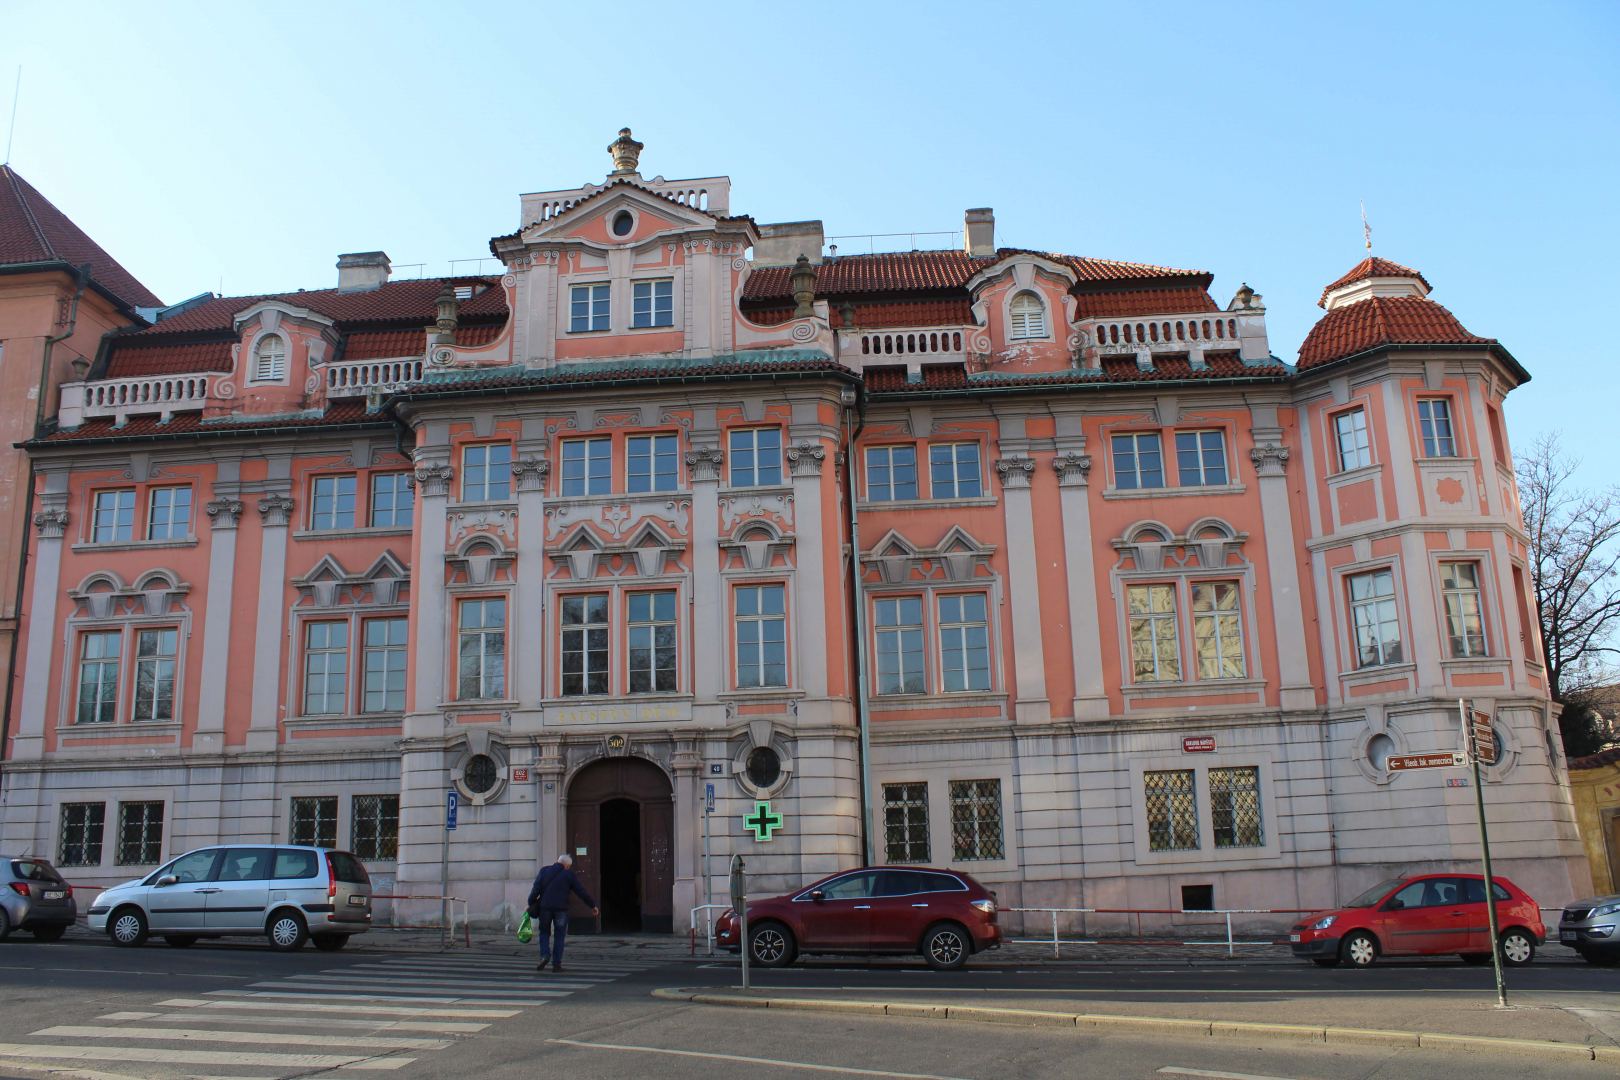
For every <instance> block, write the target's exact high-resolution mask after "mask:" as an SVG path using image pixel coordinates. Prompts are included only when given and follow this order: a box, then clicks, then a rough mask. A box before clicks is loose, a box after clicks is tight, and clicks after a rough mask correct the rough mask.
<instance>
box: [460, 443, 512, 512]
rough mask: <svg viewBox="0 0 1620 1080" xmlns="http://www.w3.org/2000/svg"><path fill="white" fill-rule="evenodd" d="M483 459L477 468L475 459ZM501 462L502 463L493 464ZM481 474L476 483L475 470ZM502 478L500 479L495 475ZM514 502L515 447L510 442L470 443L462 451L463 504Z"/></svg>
mask: <svg viewBox="0 0 1620 1080" xmlns="http://www.w3.org/2000/svg"><path fill="white" fill-rule="evenodd" d="M475 454H478V455H481V456H482V458H483V460H482V461H480V462H478V463H477V464H476V465H475V464H474V463H473V461H472V458H473V456H474V455H475ZM495 458H500V459H502V460H498V461H497V460H493V459H495ZM475 468H476V469H478V470H479V474H478V476H479V479H478V481H477V483H474V481H473V479H472V471H473V469H475ZM497 472H498V473H499V474H500V475H499V476H498V477H497V476H496V473H497ZM511 498H512V444H511V443H509V442H478V443H468V444H467V445H466V446H463V447H462V448H461V501H462V502H464V503H467V502H508V501H510V500H511Z"/></svg>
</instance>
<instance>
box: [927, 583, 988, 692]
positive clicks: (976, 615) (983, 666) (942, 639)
mask: <svg viewBox="0 0 1620 1080" xmlns="http://www.w3.org/2000/svg"><path fill="white" fill-rule="evenodd" d="M985 607H986V605H985V599H984V594H983V593H959V594H953V595H950V596H941V597H940V598H939V657H940V664H939V667H940V678H941V681H942V684H943V689H944V690H945V692H946V693H948V694H949V693H956V692H959V691H964V690H988V689H990V626H989V620H988V618H987V616H986V612H985Z"/></svg>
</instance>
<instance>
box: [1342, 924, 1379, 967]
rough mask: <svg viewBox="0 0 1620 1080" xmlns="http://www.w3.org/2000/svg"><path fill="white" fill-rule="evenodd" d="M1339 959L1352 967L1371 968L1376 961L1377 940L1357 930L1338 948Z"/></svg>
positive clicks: (1365, 932) (1363, 931)
mask: <svg viewBox="0 0 1620 1080" xmlns="http://www.w3.org/2000/svg"><path fill="white" fill-rule="evenodd" d="M1339 958H1340V959H1341V960H1343V961H1344V962H1345V963H1347V964H1349V965H1350V966H1352V967H1372V965H1373V964H1374V963H1376V962H1377V961H1378V939H1377V938H1375V937H1373V936H1372V935H1371V934H1369V933H1367V931H1365V930H1357V931H1356V932H1355V933H1353V934H1351V935H1350V936H1349V937H1347V938H1345V939H1344V944H1343V945H1340V946H1339Z"/></svg>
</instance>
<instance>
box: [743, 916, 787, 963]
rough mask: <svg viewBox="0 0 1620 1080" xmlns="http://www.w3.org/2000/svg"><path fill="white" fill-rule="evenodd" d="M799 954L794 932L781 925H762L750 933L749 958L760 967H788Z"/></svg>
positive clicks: (771, 923)
mask: <svg viewBox="0 0 1620 1080" xmlns="http://www.w3.org/2000/svg"><path fill="white" fill-rule="evenodd" d="M797 952H798V946H797V944H796V943H795V942H794V940H793V931H791V930H789V929H788V928H787V927H785V926H783V925H782V924H781V923H774V922H768V923H760V924H759V925H758V926H756V927H753V928H751V929H750V930H749V931H748V958H749V959H750V960H752V961H753V962H754V963H756V964H758V965H759V966H760V967H768V968H780V967H787V966H788V965H789V964H791V963H793V957H794V955H795V954H796V953H797Z"/></svg>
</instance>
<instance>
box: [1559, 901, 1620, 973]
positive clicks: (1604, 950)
mask: <svg viewBox="0 0 1620 1080" xmlns="http://www.w3.org/2000/svg"><path fill="white" fill-rule="evenodd" d="M1617 928H1620V895H1614V896H1594V897H1592V898H1590V899H1588V900H1577V901H1575V902H1574V903H1573V904H1570V905H1569V906H1568V907H1566V908H1565V909H1564V913H1563V914H1562V915H1561V916H1559V919H1558V940H1559V942H1560V943H1561V944H1564V945H1568V946H1569V947H1570V948H1572V949H1574V950H1575V951H1576V952H1578V953H1580V954H1581V959H1582V960H1585V961H1586V962H1587V963H1588V964H1601V965H1603V966H1605V967H1608V966H1612V965H1614V964H1620V934H1617V933H1616V932H1615V931H1616V929H1617Z"/></svg>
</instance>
